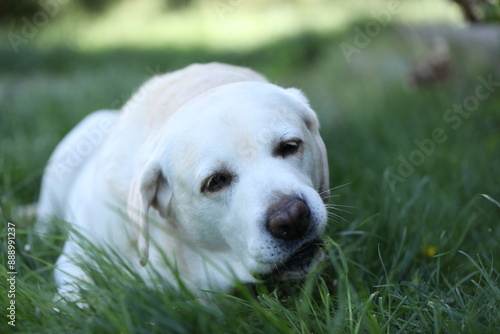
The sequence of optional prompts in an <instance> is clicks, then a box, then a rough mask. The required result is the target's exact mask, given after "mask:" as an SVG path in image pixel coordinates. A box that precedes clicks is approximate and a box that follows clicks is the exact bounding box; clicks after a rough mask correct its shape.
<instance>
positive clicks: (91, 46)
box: [35, 0, 460, 52]
mask: <svg viewBox="0 0 500 334" xmlns="http://www.w3.org/2000/svg"><path fill="white" fill-rule="evenodd" d="M389 3H390V2H386V1H381V0H372V1H367V2H365V1H326V0H317V1H269V2H265V1H249V0H239V1H229V0H210V1H200V2H199V3H196V4H195V5H193V6H190V7H188V8H186V9H182V10H175V11H172V10H168V9H167V8H166V6H165V3H164V1H161V0H148V1H123V2H119V3H118V5H115V6H114V7H112V8H110V9H108V10H107V11H106V12H105V13H104V14H100V15H97V16H96V15H89V14H82V13H80V12H78V13H77V8H75V7H74V6H73V5H72V4H66V5H61V8H60V11H59V13H58V14H57V15H56V16H54V17H53V18H52V19H51V21H52V22H51V24H50V25H48V26H46V27H42V28H41V29H40V31H39V36H37V37H36V39H35V41H36V44H37V46H38V47H43V48H46V47H51V46H54V45H69V46H71V47H76V48H79V49H85V50H100V49H105V48H116V47H126V46H133V47H135V48H162V47H179V48H192V47H203V48H208V49H213V50H235V51H240V52H244V51H248V50H252V49H255V48H258V47H262V46H263V45H265V44H268V43H271V42H273V41H275V40H277V39H279V38H283V37H290V36H294V35H297V34H299V33H304V32H315V33H326V32H332V31H341V30H343V29H347V27H348V25H349V24H351V23H352V22H354V21H356V20H363V19H371V20H376V21H380V22H381V21H383V20H390V21H391V22H398V21H399V22H403V21H404V22H417V23H418V22H420V23H422V22H455V23H456V22H458V21H459V20H460V13H459V11H458V8H457V7H456V6H454V5H453V4H451V3H448V2H446V1H431V0H427V1H415V0H407V1H400V2H398V1H395V2H392V3H395V5H389ZM391 6H393V7H391ZM383 13H385V14H383ZM385 15H389V16H385Z"/></svg>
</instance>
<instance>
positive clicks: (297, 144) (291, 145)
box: [274, 138, 302, 158]
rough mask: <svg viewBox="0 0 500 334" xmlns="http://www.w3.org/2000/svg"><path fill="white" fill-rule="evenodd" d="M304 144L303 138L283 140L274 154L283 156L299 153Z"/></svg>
mask: <svg viewBox="0 0 500 334" xmlns="http://www.w3.org/2000/svg"><path fill="white" fill-rule="evenodd" d="M301 146H302V140H300V139H298V138H295V139H291V140H287V141H284V142H281V143H280V144H279V145H278V146H277V147H276V148H275V150H274V155H275V156H279V157H282V158H285V157H288V156H290V155H293V154H295V153H297V152H298V151H299V150H300V148H301Z"/></svg>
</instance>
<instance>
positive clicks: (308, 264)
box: [271, 238, 325, 280]
mask: <svg viewBox="0 0 500 334" xmlns="http://www.w3.org/2000/svg"><path fill="white" fill-rule="evenodd" d="M324 244H325V243H324V242H323V241H322V240H321V239H319V238H318V239H314V240H313V241H310V242H308V243H306V244H304V245H303V246H302V247H301V248H300V249H299V250H298V251H297V252H295V253H294V254H293V255H292V256H290V258H289V259H288V260H286V261H285V262H284V263H283V264H280V265H279V266H278V267H277V268H276V269H275V270H274V271H273V272H272V273H271V275H272V277H273V278H276V279H279V280H289V279H298V278H301V277H303V276H304V275H305V274H307V272H308V271H309V269H311V268H312V267H313V266H315V265H316V264H318V263H319V262H321V261H322V259H323V257H324V254H325V252H324V250H323V246H324Z"/></svg>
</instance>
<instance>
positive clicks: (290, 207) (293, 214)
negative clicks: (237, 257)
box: [266, 196, 324, 280]
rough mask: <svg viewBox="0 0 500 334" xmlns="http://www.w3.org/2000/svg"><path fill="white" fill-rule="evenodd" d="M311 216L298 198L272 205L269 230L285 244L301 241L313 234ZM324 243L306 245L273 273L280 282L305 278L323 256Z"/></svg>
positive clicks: (287, 198) (285, 198)
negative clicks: (311, 231)
mask: <svg viewBox="0 0 500 334" xmlns="http://www.w3.org/2000/svg"><path fill="white" fill-rule="evenodd" d="M310 225H311V212H310V210H309V207H308V206H307V204H306V203H305V202H304V201H303V200H302V199H300V198H299V197H296V196H285V197H283V198H281V199H280V200H279V201H278V202H276V203H275V204H273V205H272V206H271V207H270V208H269V210H268V214H267V225H266V227H267V230H268V231H269V233H270V234H271V235H272V236H273V237H275V238H277V239H281V240H284V241H299V240H300V239H301V238H304V237H305V238H307V235H308V234H310V233H309V232H310V231H309V229H310ZM323 244H324V243H323V241H322V240H321V239H319V238H317V239H314V240H312V241H310V242H307V243H305V244H303V245H302V246H301V247H300V248H299V249H298V250H297V251H296V252H295V253H293V254H292V255H291V256H290V257H289V258H288V259H287V260H286V261H284V262H283V263H281V264H279V265H278V266H277V267H276V269H275V270H274V271H273V272H272V276H273V277H274V278H277V279H281V280H286V279H294V278H300V277H303V276H304V275H305V274H306V273H307V272H308V271H309V269H310V268H311V267H312V266H313V265H314V264H316V263H318V262H320V261H321V260H322V258H323V256H324V251H323Z"/></svg>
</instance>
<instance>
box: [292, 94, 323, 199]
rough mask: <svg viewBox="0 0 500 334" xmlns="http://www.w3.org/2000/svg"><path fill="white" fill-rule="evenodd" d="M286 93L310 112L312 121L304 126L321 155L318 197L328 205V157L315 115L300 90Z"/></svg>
mask: <svg viewBox="0 0 500 334" xmlns="http://www.w3.org/2000/svg"><path fill="white" fill-rule="evenodd" d="M286 91H287V93H288V94H289V95H290V96H292V97H293V98H294V99H296V100H298V101H300V102H301V103H303V104H305V105H306V106H307V107H308V108H307V109H308V110H309V111H310V112H311V114H312V115H311V118H312V119H313V120H314V121H313V122H310V121H309V120H306V125H307V128H308V129H309V131H311V132H312V134H313V136H314V140H315V144H316V147H317V148H318V149H319V154H320V155H321V157H320V159H321V168H322V170H321V181H320V188H319V195H320V196H321V199H322V200H323V202H324V203H325V204H326V203H328V200H329V199H330V180H329V170H328V157H327V154H326V147H325V143H324V142H323V139H322V138H321V136H320V134H319V122H318V118H317V116H316V114H315V113H314V111H313V110H312V109H311V108H310V106H309V100H308V99H307V97H306V96H305V95H304V93H302V91H301V90H300V89H297V88H287V89H286Z"/></svg>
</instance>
